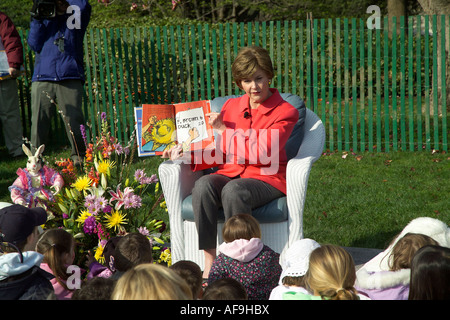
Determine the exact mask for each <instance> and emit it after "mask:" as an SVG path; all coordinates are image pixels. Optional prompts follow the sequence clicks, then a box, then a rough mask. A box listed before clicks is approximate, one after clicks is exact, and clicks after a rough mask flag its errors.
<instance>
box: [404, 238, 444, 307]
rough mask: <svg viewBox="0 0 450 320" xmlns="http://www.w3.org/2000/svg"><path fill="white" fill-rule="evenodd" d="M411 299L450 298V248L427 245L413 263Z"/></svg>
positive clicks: (418, 252)
mask: <svg viewBox="0 0 450 320" xmlns="http://www.w3.org/2000/svg"><path fill="white" fill-rule="evenodd" d="M408 298H409V300H450V248H446V247H441V246H425V247H423V248H421V249H420V250H418V251H417V253H416V254H415V255H414V258H413V261H412V263H411V280H410V289H409V297H408Z"/></svg>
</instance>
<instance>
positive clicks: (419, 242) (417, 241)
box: [389, 233, 439, 271]
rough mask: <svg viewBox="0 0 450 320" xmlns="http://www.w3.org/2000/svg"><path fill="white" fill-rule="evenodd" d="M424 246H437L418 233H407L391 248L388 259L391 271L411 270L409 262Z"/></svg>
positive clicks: (427, 237)
mask: <svg viewBox="0 0 450 320" xmlns="http://www.w3.org/2000/svg"><path fill="white" fill-rule="evenodd" d="M426 245H435V246H438V245H439V243H438V242H437V241H435V240H434V239H433V238H431V237H429V236H427V235H424V234H419V233H407V234H405V235H404V236H403V237H402V238H401V239H399V240H398V241H397V243H396V244H395V245H394V246H393V247H392V252H391V255H390V259H389V268H390V270H391V271H397V270H400V269H409V268H411V262H412V259H413V258H414V255H415V254H416V252H417V251H418V250H419V249H420V248H422V247H425V246H426Z"/></svg>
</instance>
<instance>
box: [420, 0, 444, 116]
mask: <svg viewBox="0 0 450 320" xmlns="http://www.w3.org/2000/svg"><path fill="white" fill-rule="evenodd" d="M418 2H419V4H420V6H421V7H422V9H423V11H424V13H425V14H426V15H434V14H436V15H437V18H438V23H437V31H436V32H437V54H438V56H437V75H436V74H434V73H433V77H437V88H435V87H434V85H433V90H432V94H431V101H432V104H431V106H434V96H435V92H436V91H435V90H437V96H438V112H439V115H441V114H442V106H443V99H442V95H443V90H442V89H443V86H445V90H446V106H445V107H446V108H447V112H449V111H450V108H449V106H450V60H449V51H450V36H449V32H448V30H449V28H448V26H449V24H450V21H449V17H448V15H449V14H450V0H418ZM441 15H445V26H444V27H445V28H444V32H445V51H444V52H445V62H444V65H442V62H441V61H442V59H441V58H442V56H441V50H442V45H444V44H443V43H442V27H443V26H441ZM431 21H432V19H431V17H430V24H431ZM442 68H445V79H442ZM433 83H434V81H433ZM431 109H432V110H433V108H431Z"/></svg>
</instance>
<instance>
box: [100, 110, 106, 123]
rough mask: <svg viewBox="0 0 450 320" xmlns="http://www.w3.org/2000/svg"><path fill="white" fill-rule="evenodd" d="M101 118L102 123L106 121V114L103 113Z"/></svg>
mask: <svg viewBox="0 0 450 320" xmlns="http://www.w3.org/2000/svg"><path fill="white" fill-rule="evenodd" d="M100 118H101V119H102V122H103V121H106V112H102V113H101V115H100Z"/></svg>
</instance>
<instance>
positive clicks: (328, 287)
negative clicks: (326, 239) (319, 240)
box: [305, 245, 359, 300]
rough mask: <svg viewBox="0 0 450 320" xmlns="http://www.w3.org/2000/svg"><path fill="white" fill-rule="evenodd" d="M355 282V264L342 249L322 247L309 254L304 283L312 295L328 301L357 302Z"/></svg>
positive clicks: (330, 246)
mask: <svg viewBox="0 0 450 320" xmlns="http://www.w3.org/2000/svg"><path fill="white" fill-rule="evenodd" d="M355 280H356V270H355V263H354V262H353V258H352V256H351V255H350V254H349V253H348V252H347V251H345V250H344V249H343V248H341V247H339V246H336V245H322V246H321V247H319V248H317V249H315V250H314V251H313V252H311V255H310V257H309V268H308V271H307V272H306V275H305V282H306V285H307V287H308V288H309V289H310V290H311V291H312V292H314V294H318V295H320V296H321V297H322V299H329V300H358V299H359V297H358V295H357V291H356V289H355V288H354V283H355Z"/></svg>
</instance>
